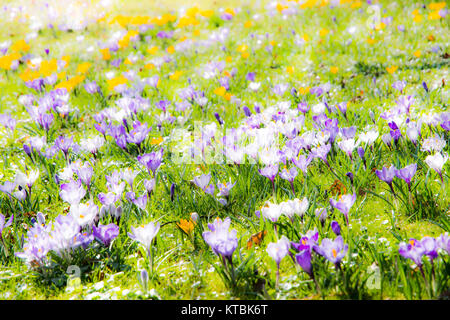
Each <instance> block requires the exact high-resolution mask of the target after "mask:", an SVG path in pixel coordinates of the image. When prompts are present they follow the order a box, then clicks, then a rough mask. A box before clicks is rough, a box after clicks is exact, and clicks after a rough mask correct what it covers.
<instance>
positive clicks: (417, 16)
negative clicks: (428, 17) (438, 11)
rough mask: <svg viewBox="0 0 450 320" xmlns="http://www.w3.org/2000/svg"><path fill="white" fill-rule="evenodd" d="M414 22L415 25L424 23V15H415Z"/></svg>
mask: <svg viewBox="0 0 450 320" xmlns="http://www.w3.org/2000/svg"><path fill="white" fill-rule="evenodd" d="M413 21H414V22H415V23H419V22H420V21H422V15H420V14H418V15H415V16H414V18H413Z"/></svg>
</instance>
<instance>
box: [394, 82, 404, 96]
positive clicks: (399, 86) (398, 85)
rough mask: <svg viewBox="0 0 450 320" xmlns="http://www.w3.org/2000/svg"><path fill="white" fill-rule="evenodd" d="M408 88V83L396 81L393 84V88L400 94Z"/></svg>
mask: <svg viewBox="0 0 450 320" xmlns="http://www.w3.org/2000/svg"><path fill="white" fill-rule="evenodd" d="M405 87H406V81H400V80H399V81H395V82H394V83H393V84H392V88H394V89H397V90H398V91H400V93H402V92H403V89H405Z"/></svg>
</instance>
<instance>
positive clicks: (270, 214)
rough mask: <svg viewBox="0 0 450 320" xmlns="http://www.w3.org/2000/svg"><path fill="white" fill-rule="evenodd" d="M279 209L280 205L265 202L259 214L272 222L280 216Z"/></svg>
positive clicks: (280, 208)
mask: <svg viewBox="0 0 450 320" xmlns="http://www.w3.org/2000/svg"><path fill="white" fill-rule="evenodd" d="M281 210H282V207H281V205H279V204H275V203H271V202H267V203H266V204H265V205H264V207H262V208H261V214H262V215H263V217H265V218H268V219H269V220H271V221H272V222H276V221H277V220H278V218H279V217H280V216H281Z"/></svg>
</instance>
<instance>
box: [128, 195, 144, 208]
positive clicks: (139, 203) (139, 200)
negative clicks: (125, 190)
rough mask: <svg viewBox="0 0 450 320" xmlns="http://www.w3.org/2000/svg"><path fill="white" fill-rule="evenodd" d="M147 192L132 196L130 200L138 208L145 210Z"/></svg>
mask: <svg viewBox="0 0 450 320" xmlns="http://www.w3.org/2000/svg"><path fill="white" fill-rule="evenodd" d="M147 199H148V198H147V194H144V195H143V196H140V197H138V198H134V199H132V200H131V201H132V202H133V203H134V204H135V205H136V206H137V207H138V208H140V209H142V210H145V209H146V208H147Z"/></svg>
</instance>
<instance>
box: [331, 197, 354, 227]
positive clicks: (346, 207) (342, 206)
mask: <svg viewBox="0 0 450 320" xmlns="http://www.w3.org/2000/svg"><path fill="white" fill-rule="evenodd" d="M355 201H356V193H354V194H344V195H341V196H339V198H338V200H335V199H330V205H331V206H332V207H334V208H336V209H338V210H339V211H340V212H342V213H343V214H344V216H345V219H346V221H347V223H348V213H349V211H350V208H351V207H352V206H353V204H354V203H355Z"/></svg>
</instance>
